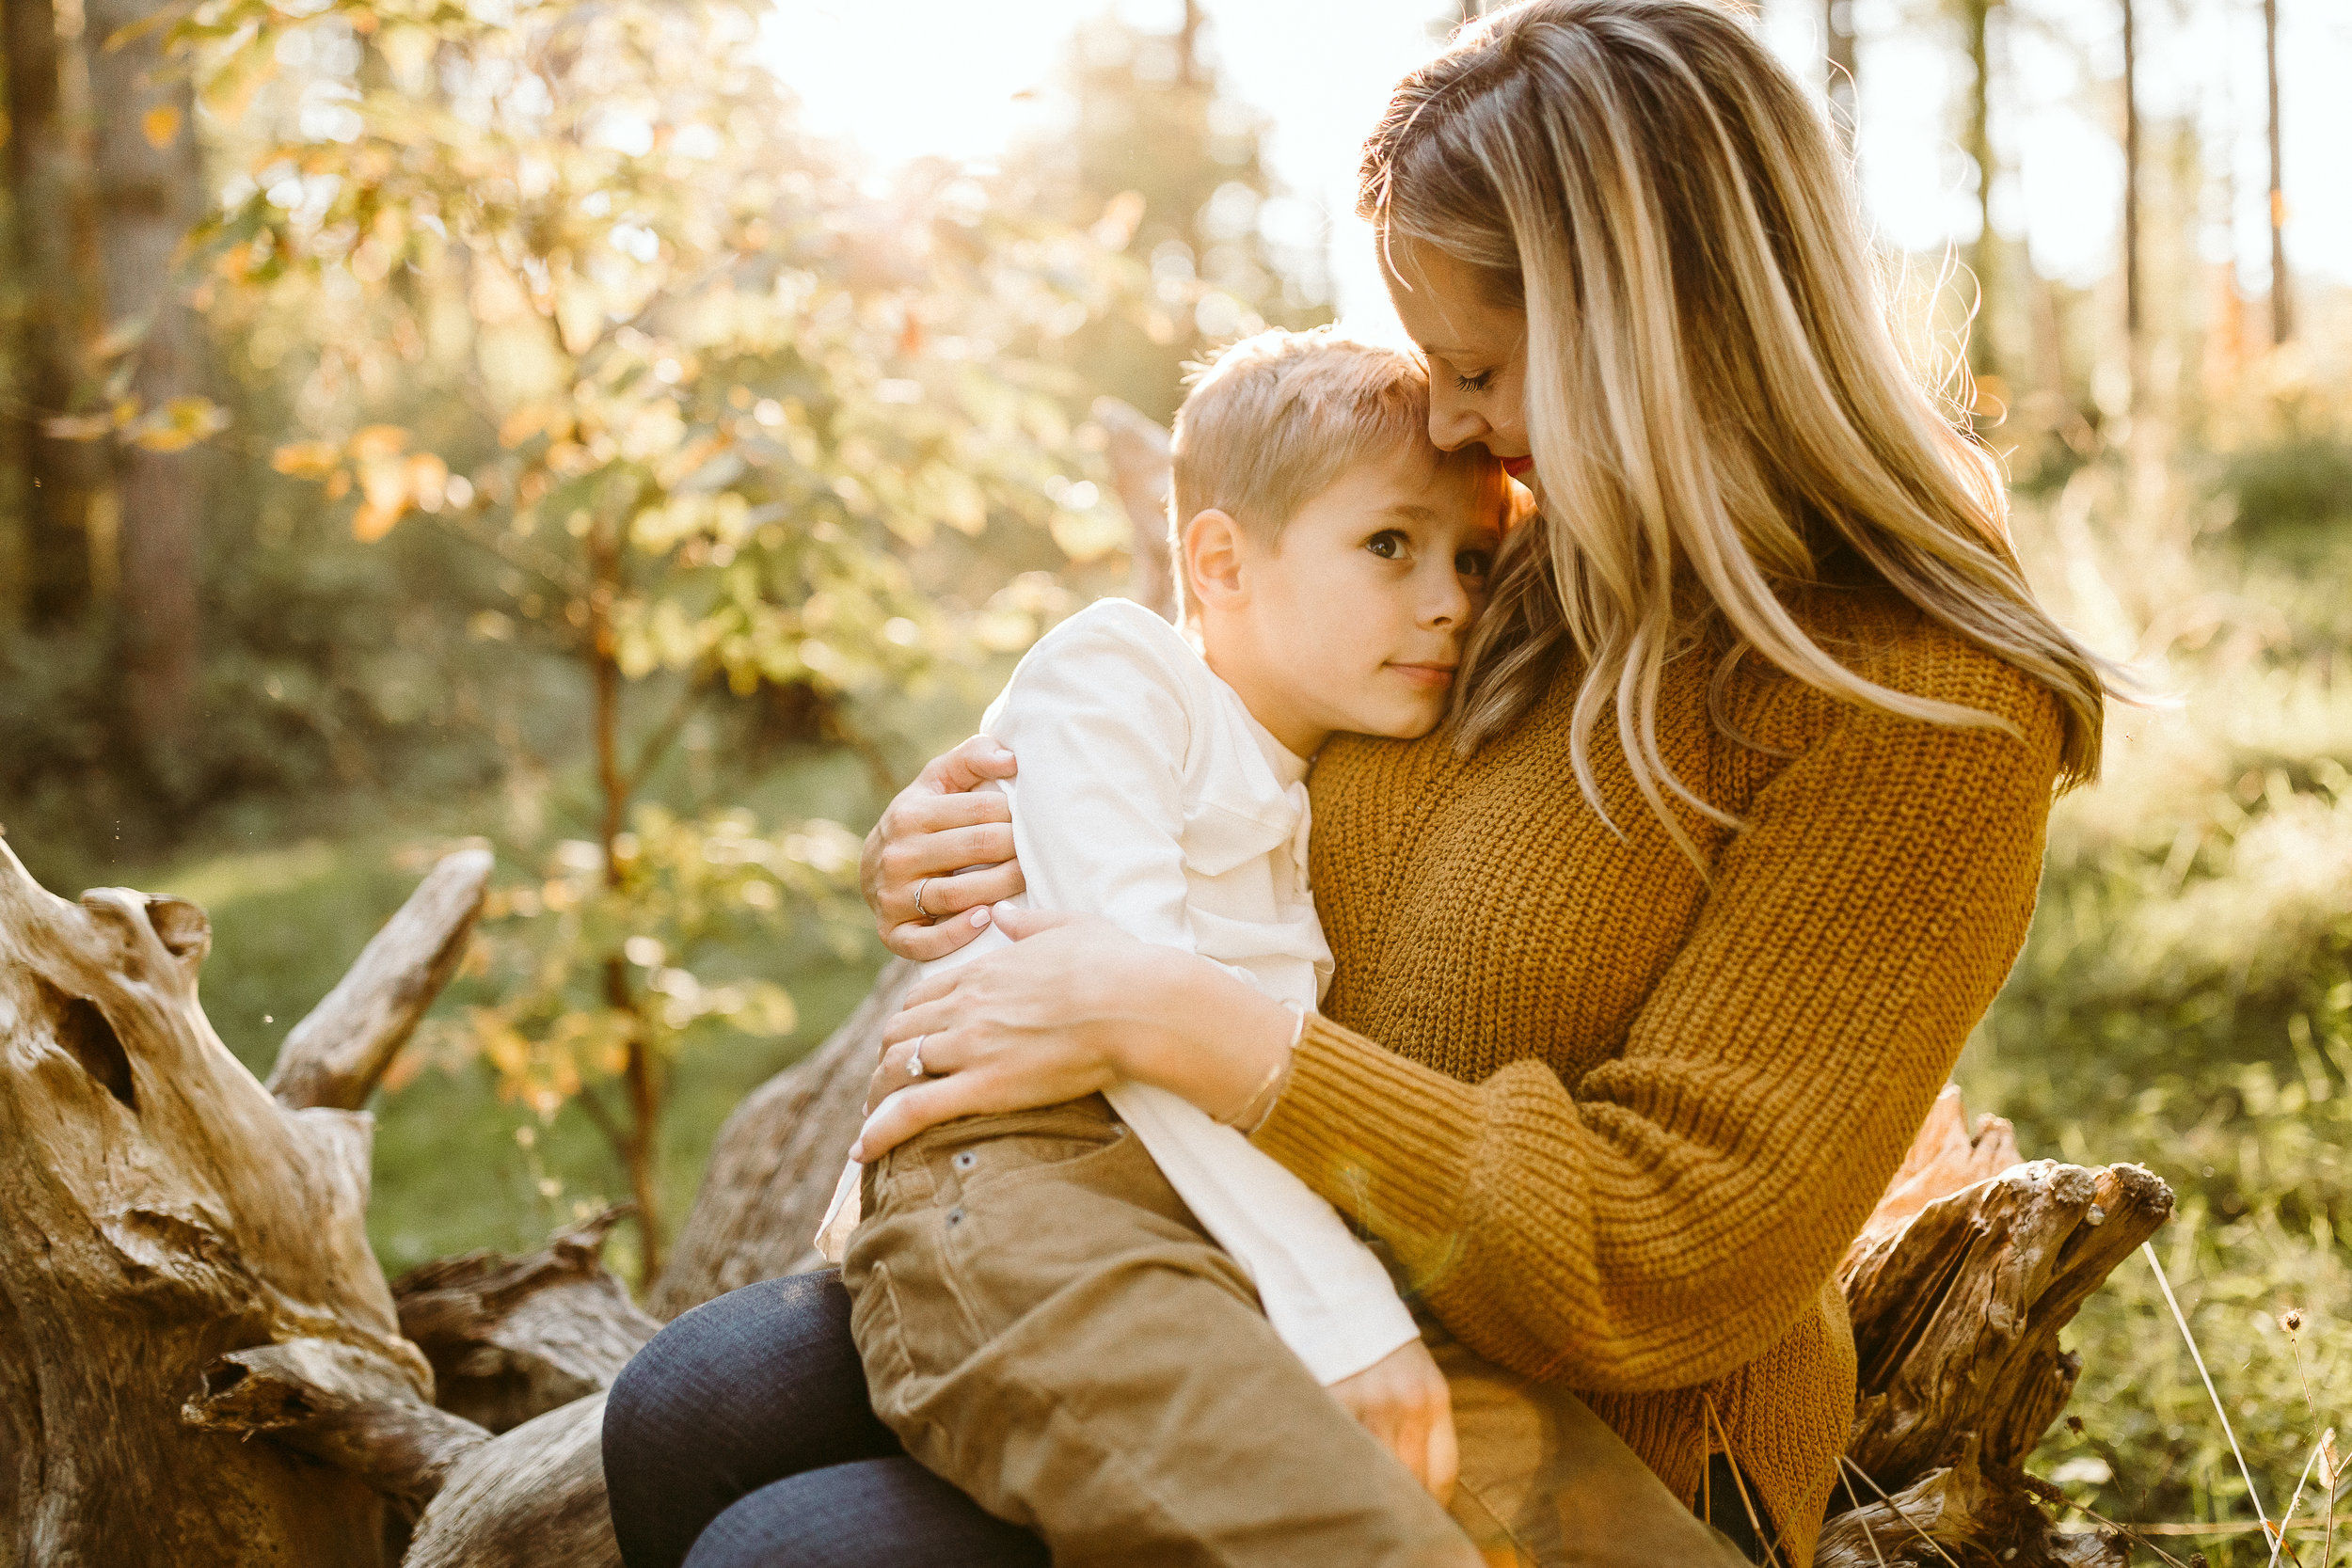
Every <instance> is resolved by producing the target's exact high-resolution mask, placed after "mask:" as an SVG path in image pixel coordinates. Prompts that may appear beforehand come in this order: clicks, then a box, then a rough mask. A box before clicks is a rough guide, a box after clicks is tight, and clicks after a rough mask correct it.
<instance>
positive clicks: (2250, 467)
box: [2222, 435, 2352, 543]
mask: <svg viewBox="0 0 2352 1568" xmlns="http://www.w3.org/2000/svg"><path fill="white" fill-rule="evenodd" d="M2222 487H2223V490H2224V491H2225V492H2226V493H2227V494H2228V495H2229V496H2230V498H2231V499H2233V501H2235V502H2236V503H2237V515H2238V518H2239V520H2240V529H2241V531H2242V532H2244V533H2245V534H2247V535H2248V536H2249V537H2251V538H2252V539H2254V540H2255V541H2256V542H2258V543H2264V542H2274V541H2277V540H2280V539H2281V538H2287V539H2292V538H2293V536H2295V535H2296V534H2298V533H2303V532H2308V531H2312V530H2316V529H2320V528H2324V527H2327V526H2328V525H2337V526H2340V527H2341V526H2352V442H2346V441H2343V440H2334V439H2329V438H2328V437H2325V436H2309V435H2298V436H2292V437H2290V438H2288V439H2286V440H2283V441H2280V442H2278V443H2276V444H2273V445H2268V446H2264V447H2259V448H2256V449H2254V450H2252V451H2242V452H2239V453H2237V454H2235V455H2234V456H2233V457H2232V458H2230V460H2229V462H2228V463H2227V465H2226V466H2225V467H2224V468H2223V471H2222Z"/></svg>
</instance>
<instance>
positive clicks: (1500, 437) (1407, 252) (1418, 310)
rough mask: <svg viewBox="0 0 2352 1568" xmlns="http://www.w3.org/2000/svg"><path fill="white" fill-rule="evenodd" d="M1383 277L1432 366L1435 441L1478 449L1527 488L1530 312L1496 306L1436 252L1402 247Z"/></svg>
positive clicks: (1473, 279) (1385, 262)
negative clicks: (1498, 461)
mask: <svg viewBox="0 0 2352 1568" xmlns="http://www.w3.org/2000/svg"><path fill="white" fill-rule="evenodd" d="M1391 261H1393V262H1394V265H1391V264H1390V263H1391ZM1380 270H1381V274H1382V276H1383V277H1385V278H1386V279H1387V281H1388V285H1389V298H1390V299H1391V301H1392V302H1393V303H1394V304H1395V306H1396V313H1397V317H1398V319H1399V320H1401V321H1403V322H1404V324H1405V330H1406V332H1408V333H1410V334H1412V338H1413V341H1414V342H1415V343H1417V344H1419V345H1420V347H1421V352H1422V356H1423V357H1424V358H1426V359H1427V360H1428V361H1429V438H1430V439H1431V440H1432V441H1435V442H1436V443H1437V444H1438V446H1440V447H1443V448H1444V449H1445V450H1446V451H1454V450H1455V449H1457V448H1460V447H1466V446H1469V445H1470V443H1472V442H1477V443H1479V444H1480V445H1482V446H1484V447H1485V448H1486V450H1487V451H1490V452H1492V453H1494V454H1495V456H1497V457H1499V458H1501V459H1502V466H1503V467H1504V468H1506V469H1507V470H1509V472H1510V475H1511V477H1512V478H1513V479H1518V480H1525V479H1526V478H1527V475H1528V470H1529V469H1530V468H1532V467H1534V459H1533V458H1532V457H1530V456H1529V454H1528V447H1527V407H1526V403H1525V393H1526V387H1527V312H1526V311H1524V310H1518V309H1511V308H1510V307H1508V306H1499V305H1496V304H1494V303H1493V302H1492V301H1491V300H1489V299H1488V298H1487V297H1486V292H1485V291H1484V290H1483V289H1482V288H1481V287H1480V286H1479V279H1478V275H1477V274H1476V273H1474V272H1472V271H1471V270H1470V268H1469V267H1467V266H1465V265H1463V264H1462V263H1461V262H1459V261H1455V260H1454V258H1453V257H1451V256H1448V255H1446V254H1445V253H1444V252H1443V251H1441V250H1438V249H1437V248H1435V247H1434V246H1431V245H1422V244H1418V243H1416V242H1413V241H1409V240H1405V241H1399V242H1397V243H1396V245H1394V246H1393V247H1391V250H1390V251H1389V252H1388V253H1385V254H1384V255H1383V256H1382V258H1381V269H1380Z"/></svg>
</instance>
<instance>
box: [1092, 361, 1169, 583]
mask: <svg viewBox="0 0 2352 1568" xmlns="http://www.w3.org/2000/svg"><path fill="white" fill-rule="evenodd" d="M1094 422H1095V423H1097V424H1099V425H1101V426H1102V427H1103V432H1104V436H1106V437H1107V438H1108V455H1109V457H1110V464H1111V486H1112V488H1113V489H1115V490H1117V491H1118V492H1119V500H1120V505H1121V506H1122V507H1124V508H1125V509H1126V513H1127V532H1128V560H1129V561H1130V562H1131V563H1132V564H1131V565H1130V566H1129V568H1128V573H1127V597H1129V598H1131V599H1133V600H1135V601H1136V603H1137V604H1139V605H1142V606H1144V607H1145V608H1147V609H1149V610H1155V611H1157V612H1158V613H1159V614H1160V615H1162V616H1164V617H1166V618H1167V619H1168V620H1171V621H1172V620H1174V619H1175V618H1176V562H1175V558H1174V554H1173V552H1172V549H1171V546H1172V545H1173V543H1174V533H1173V531H1172V529H1171V527H1170V519H1169V517H1168V505H1169V501H1170V489H1171V486H1170V482H1169V481H1170V476H1169V473H1168V432H1167V431H1166V430H1165V429H1163V428H1161V426H1160V423H1159V421H1158V420H1153V419H1152V417H1151V416H1149V415H1147V414H1145V413H1143V412H1142V411H1141V410H1139V409H1137V408H1136V407H1135V406H1134V405H1133V404H1124V403H1121V402H1120V401H1119V400H1118V399H1117V398H1096V399H1095V400H1094Z"/></svg>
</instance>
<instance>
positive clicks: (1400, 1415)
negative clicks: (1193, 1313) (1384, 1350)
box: [1331, 1339, 1462, 1503]
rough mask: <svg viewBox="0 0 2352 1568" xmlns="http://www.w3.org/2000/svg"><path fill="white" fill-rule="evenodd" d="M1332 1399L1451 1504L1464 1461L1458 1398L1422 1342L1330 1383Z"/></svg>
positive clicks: (1400, 1348) (1432, 1492)
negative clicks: (1456, 1414)
mask: <svg viewBox="0 0 2352 1568" xmlns="http://www.w3.org/2000/svg"><path fill="white" fill-rule="evenodd" d="M1331 1397H1332V1398H1333V1399H1335V1400H1337V1401H1339V1402H1340V1403H1341V1405H1342V1406H1343V1407H1344V1408H1345V1409H1346V1411H1347V1413H1348V1414H1349V1415H1351V1416H1353V1417H1355V1418H1356V1419H1357V1420H1358V1421H1359V1422H1361V1423H1362V1425H1363V1428H1364V1430H1365V1431H1366V1432H1369V1433H1372V1434H1373V1436H1375V1438H1377V1439H1379V1441H1380V1446H1381V1447H1382V1448H1384V1449H1388V1450H1389V1451H1390V1452H1391V1453H1392V1454H1394V1455H1396V1457H1397V1458H1398V1459H1399V1460H1401V1461H1403V1462H1404V1465H1405V1467H1406V1469H1408V1470H1410V1471H1412V1472H1413V1479H1414V1480H1415V1481H1420V1482H1421V1483H1422V1485H1423V1486H1425V1487H1427V1488H1428V1489H1429V1495H1430V1496H1431V1497H1435V1498H1437V1499H1438V1501H1439V1502H1441V1503H1444V1502H1451V1501H1452V1500H1453V1498H1454V1477H1455V1476H1456V1475H1457V1474H1458V1473H1459V1471H1460V1469H1461V1459H1462V1454H1461V1449H1460V1446H1459V1445H1458V1444H1457V1443H1456V1442H1455V1440H1454V1397H1453V1394H1452V1392H1451V1391H1450V1390H1449V1389H1448V1388H1447V1387H1446V1382H1445V1374H1444V1373H1443V1372H1441V1371H1439V1370H1438V1362H1437V1358H1436V1357H1435V1356H1433V1355H1431V1354H1429V1347H1428V1346H1426V1345H1424V1344H1422V1342H1421V1341H1420V1340H1419V1339H1415V1340H1412V1341H1410V1342H1409V1343H1406V1344H1403V1345H1400V1346H1398V1347H1397V1348H1396V1349H1395V1350H1393V1351H1391V1352H1390V1353H1389V1354H1387V1355H1386V1356H1384V1357H1382V1358H1381V1359H1380V1360H1378V1361H1375V1362H1374V1363H1373V1364H1372V1365H1371V1366H1369V1367H1367V1368H1365V1369H1364V1370H1362V1371H1360V1372H1358V1373H1357V1374H1356V1375H1355V1376H1354V1377H1347V1378H1342V1379H1341V1380H1340V1381H1339V1382H1337V1383H1334V1384H1333V1385H1331Z"/></svg>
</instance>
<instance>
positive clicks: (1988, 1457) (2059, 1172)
mask: <svg viewBox="0 0 2352 1568" xmlns="http://www.w3.org/2000/svg"><path fill="white" fill-rule="evenodd" d="M2171 1212H2172V1193H2171V1189H2170V1188H2169V1187H2167V1186H2166V1185H2165V1184H2164V1183H2163V1182H2162V1181H2161V1180H2158V1179H2157V1178H2156V1177H2155V1176H2154V1175H2153V1174H2152V1173H2150V1172H2149V1171H2147V1170H2145V1169H2143V1168H2141V1167H2140V1166H2138V1165H2109V1166H2107V1167H2106V1168H2105V1169H2103V1170H2086V1169H2084V1168H2083V1167H2081V1166H2079V1165H2067V1164H2058V1163H2057V1162H2055V1161H2051V1160H2035V1161H2031V1162H2027V1163H2024V1164H2019V1163H2017V1143H2016V1139H2015V1137H2014V1135H2013V1134H2012V1133H2011V1132H2010V1126H2009V1123H2007V1122H2006V1121H2003V1120H2001V1119H2000V1118H1999V1117H1985V1118H1984V1121H1983V1123H1982V1124H1981V1126H1980V1128H1979V1132H1978V1133H1977V1135H1976V1136H1975V1137H1973V1138H1972V1137H1970V1136H1969V1133H1968V1129H1967V1117H1966V1115H1965V1113H1964V1112H1963V1110H1962V1108H1961V1101H1960V1091H1959V1090H1957V1089H1948V1088H1947V1089H1946V1090H1945V1091H1944V1094H1943V1096H1942V1098H1940V1099H1939V1100H1938V1101H1936V1105H1935V1109H1934V1110H1933V1112H1931V1114H1930V1116H1929V1117H1928V1122H1927V1125H1926V1126H1925V1127H1923V1128H1922V1129H1921V1130H1920V1132H1919V1136H1918V1137H1917V1139H1916V1140H1915V1141H1914V1143H1913V1145H1912V1151H1911V1154H1910V1156H1909V1158H1907V1159H1906V1160H1905V1161H1904V1162H1903V1165H1902V1168H1901V1170H1900V1171H1899V1173H1898V1174H1897V1176H1896V1179H1895V1180H1894V1182H1893V1183H1892V1184H1891V1185H1890V1186H1889V1187H1888V1189H1887V1196H1886V1199H1885V1201H1884V1202H1883V1203H1882V1205H1881V1206H1880V1208H1879V1211H1878V1212H1877V1213H1875V1214H1874V1215H1873V1216H1872V1217H1871V1220H1870V1223H1869V1225H1868V1226H1867V1227H1866V1228H1865V1229H1864V1231H1863V1233H1862V1235H1861V1236H1860V1237H1859V1238H1857V1239H1856V1240H1855V1242H1854V1243H1853V1245H1852V1246H1851V1248H1849V1249H1848V1251H1847V1254H1846V1259H1845V1263H1844V1265H1843V1267H1842V1269H1841V1270H1840V1278H1841V1281H1842V1283H1843V1284H1844V1286H1845V1291H1846V1306H1847V1310H1848V1312H1849V1314H1850V1315H1851V1317H1852V1320H1853V1326H1854V1350H1855V1356H1856V1360H1857V1363H1858V1365H1859V1368H1860V1374H1861V1394H1860V1399H1859V1402H1858V1407H1857V1409H1856V1411H1855V1414H1854V1425H1853V1431H1852V1433H1851V1436H1850V1437H1849V1439H1848V1446H1847V1466H1848V1471H1847V1482H1846V1485H1845V1486H1843V1487H1841V1488H1840V1489H1839V1494H1838V1501H1839V1503H1841V1504H1848V1505H1850V1509H1849V1511H1848V1512H1846V1513H1844V1514H1843V1516H1842V1517H1833V1518H1832V1520H1831V1521H1830V1524H1829V1526H1828V1528H1826V1529H1825V1530H1824V1531H1823V1533H1822V1537H1821V1544H1820V1551H1819V1553H1818V1554H1817V1556H1816V1558H1815V1560H1816V1561H1817V1562H1818V1563H1820V1564H1822V1565H1823V1568H1832V1565H1836V1568H1851V1565H1859V1564H1863V1563H1871V1564H1876V1563H1878V1562H1880V1561H1882V1560H1883V1561H1884V1562H1887V1563H1890V1564H1892V1563H1899V1562H1921V1563H1925V1562H1943V1561H1947V1558H1949V1557H1958V1558H1960V1560H1963V1561H1967V1560H1972V1559H1973V1560H1995V1561H1999V1562H2003V1563H2007V1564H2011V1565H2013V1568H2035V1565H2037V1564H2042V1563H2069V1564H2082V1565H2086V1568H2088V1565H2090V1564H2093V1563H2116V1564H2120V1563H2122V1562H2123V1561H2124V1560H2126V1559H2127V1557H2128V1555H2129V1554H2128V1551H2127V1549H2126V1548H2125V1546H2124V1544H2123V1543H2122V1542H2121V1541H2119V1540H2114V1539H2110V1538H2107V1537H2104V1536H2098V1535H2064V1536H2061V1535H2057V1534H2055V1533H2054V1532H2053V1531H2052V1530H2051V1528H2050V1520H2049V1518H2048V1516H2047V1515H2046V1514H2045V1513H2043V1512H2042V1510H2041V1508H2040V1507H2038V1506H2037V1505H2036V1504H2035V1503H2034V1502H2033V1500H2032V1498H2031V1496H2030V1493H2029V1489H2028V1485H2027V1482H2026V1480H2025V1478H2024V1476H2023V1473H2022V1469H2021V1467H2022V1465H2024V1463H2025V1460H2026V1455H2027V1454H2029V1453H2031V1452H2032V1451H2033V1447H2034V1445H2035V1444H2036V1443H2038V1442H2040V1441H2041V1439H2042V1433H2045V1432H2047V1431H2048V1430H2049V1428H2050V1423H2051V1422H2053V1421H2055V1420H2057V1419H2058V1413H2059V1411H2061V1410H2063V1409H2064V1408H2065V1405H2066V1401H2067V1399H2068V1397H2069V1396H2070V1395H2071V1394H2073V1392H2074V1381H2075V1378H2076V1377H2077V1376H2078V1375H2079V1373H2080V1371H2081V1367H2082V1364H2081V1362H2080V1361H2079V1360H2078V1359H2077V1358H2076V1357H2075V1356H2074V1354H2072V1353H2070V1352H2063V1351H2060V1350H2059V1349H2058V1331H2059V1330H2060V1329H2061V1328H2063V1327H2065V1326H2066V1324H2067V1323H2071V1322H2072V1321H2073V1320H2074V1313H2075V1311H2076V1310H2077V1309H2078V1308H2080V1307H2081V1306H2082V1304H2083V1301H2084V1299H2085V1298H2087V1297H2088V1296H2089V1295H2090V1292H2091V1291H2094V1290H2096V1289H2098V1287H2099V1283H2100V1281H2102V1280H2104V1279H2105V1278H2106V1276H2107V1275H2108V1274H2109V1272H2111V1271H2112V1270H2113V1269H2114V1268H2115V1266H2116V1265H2117V1264H2118V1263H2121V1262H2122V1260H2123V1259H2125V1258H2127V1257H2129V1256H2131V1254H2132V1252H2133V1250H2134V1249H2135V1248H2137V1246H2138V1245H2139V1243H2142V1242H2144V1241H2146V1240H2147V1239H2148V1238H2149V1237H2150V1236H2152V1235H2153V1234H2154V1233H2155V1229H2156V1227H2158V1226H2160V1225H2162V1224H2163V1223H2164V1222H2165V1220H2166V1219H2167V1218H2168V1217H2169V1215H2170V1214H2171ZM1833 1513H1836V1510H1835V1509H1834V1510H1833ZM1931 1541H1932V1542H1933V1545H1931V1544H1930V1542H1931ZM1938 1548H1941V1551H1940V1552H1939V1550H1938ZM1963 1548H1966V1550H1965V1551H1963Z"/></svg>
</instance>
